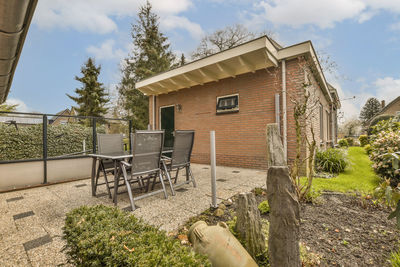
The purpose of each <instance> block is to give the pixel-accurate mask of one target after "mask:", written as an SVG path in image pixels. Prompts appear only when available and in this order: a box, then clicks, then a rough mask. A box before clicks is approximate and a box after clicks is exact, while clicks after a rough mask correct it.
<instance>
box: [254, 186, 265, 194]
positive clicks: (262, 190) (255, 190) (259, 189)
mask: <svg viewBox="0 0 400 267" xmlns="http://www.w3.org/2000/svg"><path fill="white" fill-rule="evenodd" d="M263 192H264V189H262V188H261V187H256V188H254V194H255V195H256V196H259V195H262V193H263Z"/></svg>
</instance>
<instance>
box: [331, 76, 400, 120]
mask: <svg viewBox="0 0 400 267" xmlns="http://www.w3.org/2000/svg"><path fill="white" fill-rule="evenodd" d="M357 83H360V88H362V90H361V91H360V92H358V93H354V92H349V91H344V90H343V89H342V88H341V86H340V84H338V83H337V82H333V83H331V84H332V85H333V86H334V87H335V88H336V89H337V91H338V94H339V99H341V104H342V108H341V111H342V112H343V114H344V121H346V120H348V119H350V118H357V117H358V115H359V114H360V110H361V108H362V107H363V106H364V105H365V103H366V102H367V100H368V98H371V97H376V98H377V99H378V100H379V101H382V100H385V102H386V104H388V103H389V102H390V101H392V100H394V99H395V98H396V97H398V96H399V95H400V77H399V78H398V79H395V78H393V77H384V78H378V79H376V80H375V81H374V82H373V83H372V85H369V86H368V85H367V84H366V80H365V78H362V77H361V78H359V79H357ZM367 89H368V90H367ZM353 96H355V98H354V99H352V97H353Z"/></svg>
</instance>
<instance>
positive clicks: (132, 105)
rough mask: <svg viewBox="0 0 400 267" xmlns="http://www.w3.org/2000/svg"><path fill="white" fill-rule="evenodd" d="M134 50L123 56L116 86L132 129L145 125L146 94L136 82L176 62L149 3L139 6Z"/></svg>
mask: <svg viewBox="0 0 400 267" xmlns="http://www.w3.org/2000/svg"><path fill="white" fill-rule="evenodd" d="M131 36H132V40H133V45H134V49H133V51H132V54H131V56H130V57H128V58H126V59H125V62H124V63H125V64H124V65H125V66H124V67H123V69H122V79H121V82H120V83H119V85H118V91H119V94H120V101H119V102H120V103H121V104H122V106H123V107H124V109H125V111H126V112H127V114H126V115H127V117H128V118H129V119H132V120H133V127H134V128H135V129H145V128H146V127H147V124H148V121H149V120H148V118H149V114H148V104H149V102H148V101H149V100H148V97H147V96H145V95H143V93H141V92H140V91H139V90H137V89H135V83H136V82H138V81H140V80H142V79H145V78H147V77H150V76H152V75H154V74H157V73H160V72H163V71H166V70H169V69H170V68H171V67H172V66H173V64H174V61H175V56H174V54H173V53H172V52H171V50H170V45H169V44H168V42H167V40H168V38H167V37H166V36H165V35H164V34H163V33H161V32H160V30H159V17H158V16H157V15H156V14H155V13H153V12H152V6H151V4H150V3H149V2H147V3H146V4H145V5H143V6H141V7H140V9H139V12H138V20H137V21H136V24H133V25H132V32H131Z"/></svg>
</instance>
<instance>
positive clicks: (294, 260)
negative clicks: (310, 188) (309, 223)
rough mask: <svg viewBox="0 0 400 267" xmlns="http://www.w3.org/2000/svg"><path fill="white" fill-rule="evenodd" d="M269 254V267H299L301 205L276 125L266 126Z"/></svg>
mask: <svg viewBox="0 0 400 267" xmlns="http://www.w3.org/2000/svg"><path fill="white" fill-rule="evenodd" d="M267 158H268V167H269V168H268V174H267V198H268V203H269V206H270V217H269V239H268V253H269V260H270V264H271V267H281V266H290V267H292V266H293V267H300V266H301V261H300V249H299V240H300V204H299V201H298V197H297V193H296V190H295V188H294V185H293V182H292V179H291V178H290V176H289V169H288V167H287V165H286V161H285V154H284V151H283V145H282V143H281V140H280V137H279V132H278V125H277V124H275V123H274V124H268V125H267Z"/></svg>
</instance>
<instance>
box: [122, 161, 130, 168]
mask: <svg viewBox="0 0 400 267" xmlns="http://www.w3.org/2000/svg"><path fill="white" fill-rule="evenodd" d="M121 165H124V166H125V167H132V164H129V163H128V162H126V161H121Z"/></svg>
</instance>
